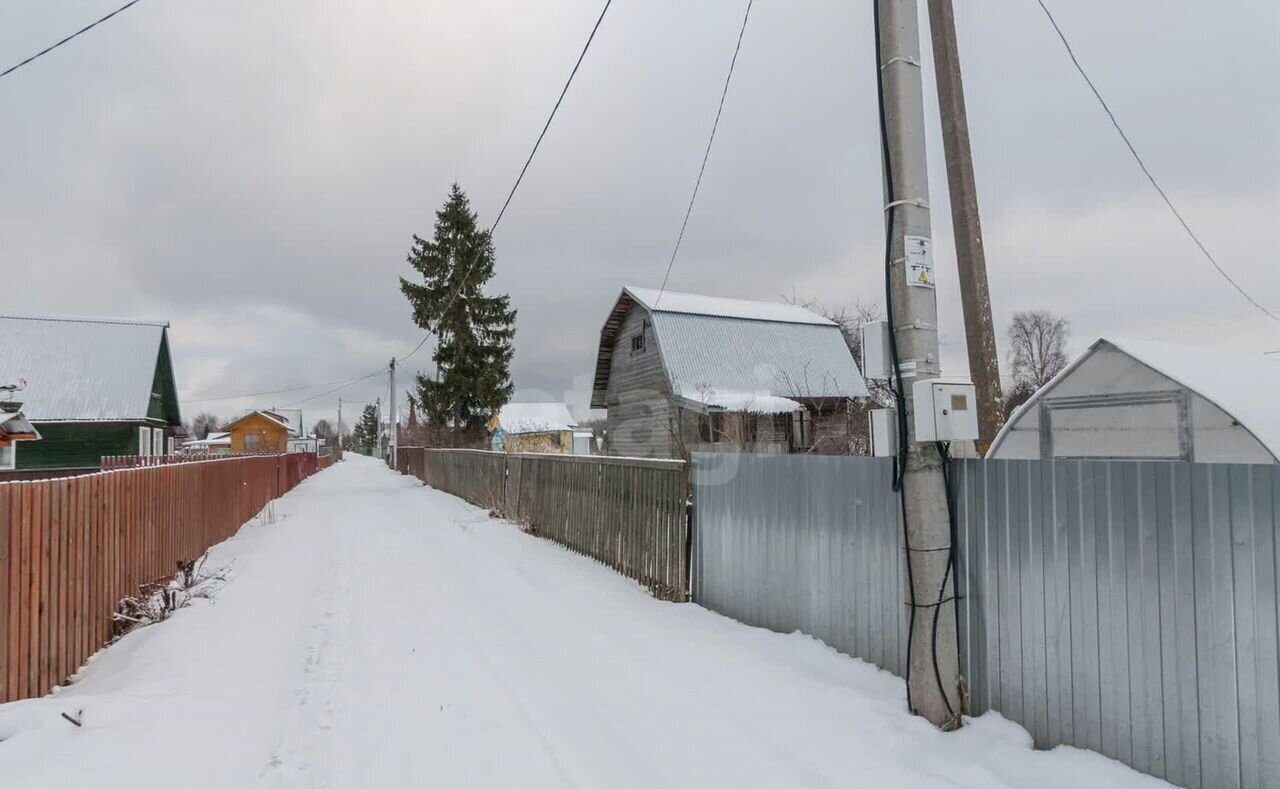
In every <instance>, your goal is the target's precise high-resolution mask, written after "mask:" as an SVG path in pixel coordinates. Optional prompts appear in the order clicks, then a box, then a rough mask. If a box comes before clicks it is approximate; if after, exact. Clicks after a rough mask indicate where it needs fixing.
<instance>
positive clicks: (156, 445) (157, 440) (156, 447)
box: [151, 427, 164, 456]
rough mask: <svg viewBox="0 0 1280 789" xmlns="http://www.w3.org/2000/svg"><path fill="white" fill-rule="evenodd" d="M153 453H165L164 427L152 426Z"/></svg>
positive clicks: (157, 454)
mask: <svg viewBox="0 0 1280 789" xmlns="http://www.w3.org/2000/svg"><path fill="white" fill-rule="evenodd" d="M151 454H153V455H156V456H159V455H163V454H164V430H163V428H159V427H153V428H151Z"/></svg>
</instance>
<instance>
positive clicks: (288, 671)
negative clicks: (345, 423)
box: [0, 458, 1166, 789]
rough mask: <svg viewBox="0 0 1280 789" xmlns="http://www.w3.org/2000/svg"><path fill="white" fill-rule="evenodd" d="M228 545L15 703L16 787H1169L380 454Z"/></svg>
mask: <svg viewBox="0 0 1280 789" xmlns="http://www.w3.org/2000/svg"><path fill="white" fill-rule="evenodd" d="M229 562H234V564H233V568H232V573H233V580H232V581H231V583H229V584H228V585H227V586H226V587H225V588H223V589H222V590H221V592H220V593H219V594H218V596H217V598H216V600H215V601H214V603H212V604H208V603H203V602H198V603H197V604H196V605H194V606H193V607H191V608H189V609H186V610H183V611H181V612H180V613H179V614H178V615H177V616H176V617H174V618H173V619H171V620H170V621H168V622H164V623H162V624H159V625H155V626H152V627H149V628H144V629H143V630H141V631H138V632H136V633H134V634H132V635H130V636H128V637H127V638H125V639H124V640H123V641H122V642H121V643H119V644H117V645H116V646H113V647H111V648H110V649H108V650H106V651H103V652H101V653H99V654H98V656H97V657H96V658H95V659H94V660H93V661H92V662H91V663H90V665H89V667H88V668H87V669H85V670H84V671H82V672H81V674H80V676H79V677H78V678H77V681H76V682H75V683H74V684H73V685H72V686H70V687H68V688H64V689H63V690H62V691H61V692H60V693H59V694H57V695H56V696H53V697H50V698H46V699H38V700H34V701H28V702H19V703H15V704H9V705H3V706H0V739H2V740H3V742H0V786H3V787H5V789H17V787H42V788H43V787H61V786H65V787H77V788H78V789H88V788H89V787H112V788H114V787H121V788H123V787H130V789H136V788H139V787H141V788H143V789H149V788H150V787H157V788H158V787H165V788H166V789H172V787H183V789H201V788H203V787H217V788H219V789H220V788H221V787H226V788H227V789H246V787H327V788H328V789H344V788H345V787H378V788H389V787H426V786H431V787H517V786H518V787H668V786H669V787H676V786H679V787H720V786H724V787H868V788H869V789H870V788H872V787H874V789H897V788H898V787H913V788H914V787H921V788H922V789H924V788H929V789H933V788H934V787H938V788H941V787H973V789H979V788H981V789H999V787H1034V788H1035V789H1054V788H1055V787H1085V786H1087V787H1090V789H1100V788H1103V787H1156V786H1166V784H1164V783H1161V782H1158V781H1154V780H1152V779H1148V778H1144V777H1142V776H1139V775H1138V774H1136V773H1134V772H1132V771H1130V770H1128V769H1127V768H1125V767H1122V766H1121V765H1119V764H1117V763H1115V762H1111V761H1109V760H1106V759H1104V758H1102V757H1100V756H1097V755H1094V754H1090V753H1086V752H1082V751H1076V750H1072V749H1059V750H1056V751H1053V752H1034V751H1031V750H1030V749H1029V748H1028V738H1027V736H1026V734H1025V733H1024V732H1023V731H1022V730H1021V729H1020V728H1018V727H1016V726H1013V725H1012V724H1009V723H1007V722H1004V721H1002V720H1000V719H998V718H995V717H994V716H988V717H986V718H983V719H981V720H979V721H976V722H975V723H974V724H973V725H971V726H970V727H968V728H966V729H965V730H964V731H962V732H959V733H957V734H952V735H943V734H940V733H938V732H935V731H934V730H933V729H932V728H931V727H929V726H928V725H927V724H926V723H924V722H923V721H920V720H918V719H914V718H911V717H910V716H908V715H907V714H906V713H905V712H903V710H902V707H903V699H902V696H903V692H904V691H903V685H902V683H901V681H899V680H898V679H896V678H894V677H892V676H890V675H888V674H886V673H883V672H879V671H877V670H876V669H874V668H872V667H870V666H868V665H866V664H863V663H860V662H858V661H855V660H852V659H849V658H847V657H843V656H841V655H838V654H836V653H835V652H833V651H832V650H830V649H828V648H826V647H825V646H823V645H821V644H819V643H818V642H816V641H813V640H811V639H808V638H804V637H801V636H799V635H790V636H784V635H779V634H774V633H769V632H766V631H762V630H758V629H754V628H749V627H746V626H743V625H741V624H738V623H736V622H733V621H731V620H728V619H725V618H723V617H720V616H718V615H716V614H713V613H711V612H708V611H706V610H704V609H702V608H699V607H697V606H694V605H678V604H672V603H663V602H659V601H656V600H654V599H652V598H651V597H649V596H648V595H647V594H646V593H645V592H644V591H643V590H642V589H641V588H639V587H638V586H637V585H636V584H634V583H632V582H630V581H628V580H626V579H624V578H622V577H619V576H617V575H615V574H613V573H611V572H610V571H608V570H607V569H605V568H603V567H601V566H598V565H596V564H594V563H592V562H590V561H588V560H586V559H583V558H580V557H578V556H575V555H573V554H570V553H568V552H566V551H564V550H563V549H561V548H559V547H558V546H556V545H553V544H550V543H547V542H545V541H542V540H539V539H536V538H533V537H530V536H528V535H525V534H522V533H521V532H520V531H519V530H517V529H516V528H515V527H514V526H511V525H510V524H507V523H503V522H500V521H495V520H491V519H489V518H488V517H487V515H486V514H485V513H484V512H482V511H480V510H477V509H476V508H474V507H471V506H470V505H467V504H465V503H463V502H461V501H459V500H458V499H455V498H453V497H451V496H447V495H445V494H442V493H439V492H437V491H433V490H431V489H428V488H423V487H421V486H420V485H419V484H418V483H417V481H416V480H413V479H410V478H406V477H401V476H398V475H395V474H393V473H392V472H390V471H388V470H387V469H386V468H384V467H383V466H381V465H380V464H378V463H376V462H374V461H371V460H368V459H364V458H354V459H349V460H347V461H346V462H344V463H342V464H339V465H338V466H336V467H334V468H333V469H330V470H328V471H325V472H323V473H321V474H320V475H318V476H317V477H315V478H313V479H311V480H309V481H307V482H305V483H304V484H303V485H301V486H300V487H299V488H298V489H297V490H295V491H294V492H292V493H291V494H289V495H288V496H286V497H285V498H284V499H282V500H281V501H279V502H278V503H277V504H276V505H275V522H274V523H263V522H261V521H258V520H255V521H254V522H252V523H251V524H249V525H247V526H246V527H245V528H244V529H243V530H242V531H241V532H240V534H239V535H238V536H237V537H235V538H234V539H232V540H229V541H228V542H226V543H224V544H222V545H221V546H219V547H218V548H216V549H215V551H214V552H213V555H212V556H211V563H212V564H213V565H215V566H216V565H225V564H227V563H229ZM80 710H83V713H82V716H83V722H84V725H83V728H79V729H77V728H75V727H73V726H72V725H70V724H68V723H67V722H66V721H64V720H62V718H61V717H60V713H61V712H64V711H65V712H70V713H73V714H74V713H76V712H77V711H80Z"/></svg>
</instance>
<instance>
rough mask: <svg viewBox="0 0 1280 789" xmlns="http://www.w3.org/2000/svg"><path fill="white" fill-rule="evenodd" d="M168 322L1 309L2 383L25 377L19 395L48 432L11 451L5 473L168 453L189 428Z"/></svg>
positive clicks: (58, 472)
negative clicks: (8, 312)
mask: <svg viewBox="0 0 1280 789" xmlns="http://www.w3.org/2000/svg"><path fill="white" fill-rule="evenodd" d="M168 329H169V324H168V323H166V322H156V321H138V320H116V319H109V318H71V317H53V316H33V315H0V383H4V382H14V381H20V380H25V387H24V388H23V389H22V391H20V392H15V393H14V394H13V395H12V398H13V399H15V400H21V402H22V412H23V413H24V414H25V415H26V418H27V419H28V420H29V421H30V422H31V424H32V425H34V426H35V427H36V429H37V430H38V431H39V434H40V440H39V441H28V442H25V443H22V444H19V445H16V451H15V452H13V453H8V454H7V455H6V461H7V462H6V465H7V468H3V469H0V479H3V478H4V477H5V476H9V477H11V478H12V477H14V476H19V477H30V476H33V475H35V473H40V476H64V475H68V474H76V473H85V472H90V471H96V470H97V469H98V468H100V467H101V464H102V457H103V456H105V455H159V454H168V453H170V452H171V451H172V447H173V446H174V439H175V438H177V437H180V436H181V435H182V433H183V431H182V416H181V413H180V411H179V408H178V390H177V386H176V384H175V382H174V374H173V360H172V358H171V357H170V355H169V336H168ZM43 472H47V474H46V473H43Z"/></svg>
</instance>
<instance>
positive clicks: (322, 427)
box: [311, 419, 334, 440]
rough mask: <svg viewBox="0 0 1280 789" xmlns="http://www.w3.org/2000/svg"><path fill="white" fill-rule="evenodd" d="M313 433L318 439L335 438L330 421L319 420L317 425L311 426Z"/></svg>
mask: <svg viewBox="0 0 1280 789" xmlns="http://www.w3.org/2000/svg"><path fill="white" fill-rule="evenodd" d="M311 432H312V433H315V434H316V438H323V439H326V440H328V439H330V438H333V435H334V433H333V425H331V424H329V420H328V419H317V420H316V423H315V424H314V425H312V426H311Z"/></svg>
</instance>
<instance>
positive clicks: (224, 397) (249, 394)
mask: <svg viewBox="0 0 1280 789" xmlns="http://www.w3.org/2000/svg"><path fill="white" fill-rule="evenodd" d="M378 372H381V370H379V371H378ZM354 380H357V379H353V378H343V379H342V380H339V381H324V382H322V383H318V384H307V385H306V386H292V387H289V388H288V389H271V390H269V391H266V392H246V393H244V394H235V395H219V396H217V397H201V398H198V399H196V400H186V401H185V402H187V403H212V402H215V401H217V400H241V399H244V398H246V397H262V396H264V395H272V394H287V393H289V392H302V391H305V390H307V389H318V388H320V387H321V386H333V385H334V384H341V383H346V382H348V381H354Z"/></svg>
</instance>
